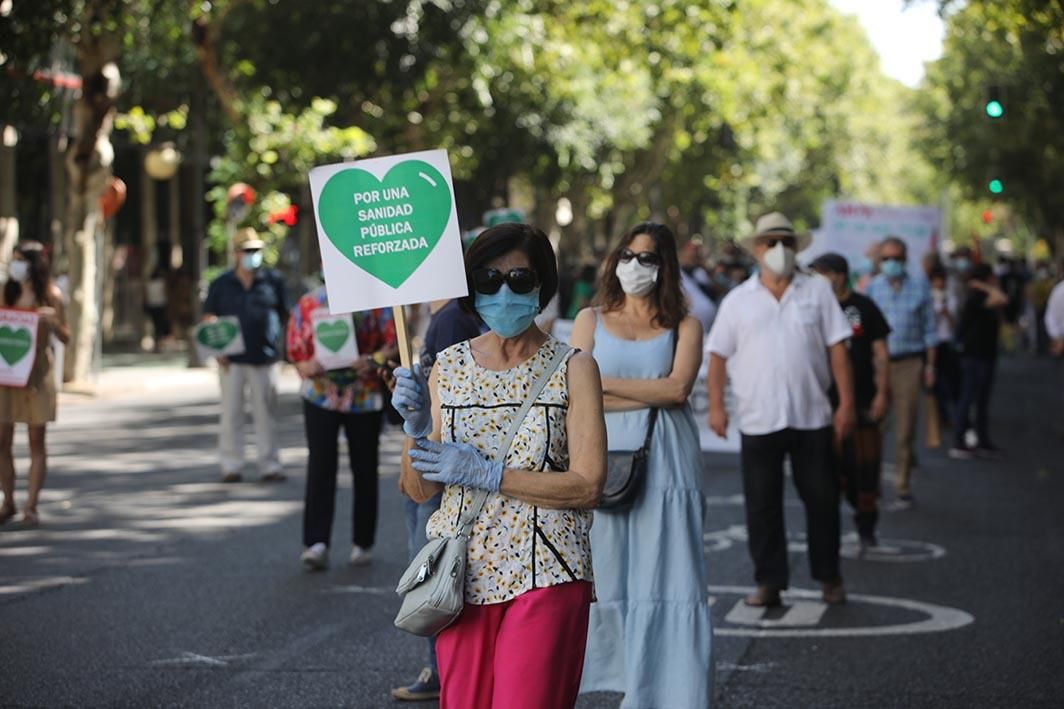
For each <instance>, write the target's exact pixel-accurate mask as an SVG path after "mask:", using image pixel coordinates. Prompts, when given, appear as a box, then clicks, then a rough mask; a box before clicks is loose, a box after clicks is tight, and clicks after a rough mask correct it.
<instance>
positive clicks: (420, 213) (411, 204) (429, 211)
mask: <svg viewBox="0 0 1064 709" xmlns="http://www.w3.org/2000/svg"><path fill="white" fill-rule="evenodd" d="M451 202H452V200H451V190H450V187H449V186H448V183H447V181H446V180H445V179H444V178H443V175H441V174H440V172H439V170H437V169H436V168H434V167H433V166H432V165H429V164H428V163H426V162H423V161H421V160H407V161H406V162H401V163H399V164H398V165H396V166H394V167H393V168H392V169H391V170H389V171H388V173H387V174H386V175H385V176H384V179H383V180H378V179H377V178H376V177H374V176H373V175H371V174H370V173H368V172H366V171H365V170H360V169H358V168H349V169H346V170H341V171H340V172H337V173H336V174H335V175H333V176H332V177H330V178H329V180H328V182H326V183H325V187H323V188H322V190H321V195H320V196H319V198H318V221H319V223H320V224H321V228H322V229H323V230H324V231H325V235H326V236H328V237H329V241H331V242H332V243H333V245H334V246H336V248H337V249H339V250H340V253H342V254H343V255H344V256H345V257H346V258H347V259H348V260H349V261H350V262H351V263H353V264H355V265H356V266H358V267H359V268H361V269H362V270H363V271H365V272H366V273H368V274H370V275H371V276H374V277H375V278H378V279H379V280H381V281H384V282H385V283H387V284H388V285H390V286H391V287H392V288H398V287H399V286H401V285H402V284H403V283H405V282H406V279H408V278H410V276H411V274H413V273H414V271H416V270H417V268H418V266H420V265H421V264H422V262H423V261H424V260H425V259H426V258H428V255H429V254H430V253H432V250H433V249H434V248H436V244H437V243H438V242H439V240H440V237H441V236H442V235H443V230H444V228H445V227H446V226H447V222H448V221H450V219H451Z"/></svg>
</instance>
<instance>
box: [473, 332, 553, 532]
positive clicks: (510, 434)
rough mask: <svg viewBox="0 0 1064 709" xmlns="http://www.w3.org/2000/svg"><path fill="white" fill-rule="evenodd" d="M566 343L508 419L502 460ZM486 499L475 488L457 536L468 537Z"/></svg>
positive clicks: (485, 496) (484, 494)
mask: <svg viewBox="0 0 1064 709" xmlns="http://www.w3.org/2000/svg"><path fill="white" fill-rule="evenodd" d="M572 349H573V348H572V347H569V346H568V345H566V344H563V343H560V342H559V343H558V350H557V351H556V352H555V353H554V356H553V357H551V359H550V361H549V362H548V363H547V366H546V367H544V368H543V371H542V372H540V375H539V376H538V377H536V380H535V381H534V382H532V386H531V388H530V389H529V390H528V394H527V395H526V396H525V400H524V402H523V403H522V404H521V408H520V409H518V410H517V414H516V415H515V416H514V417H513V420H511V421H510V428H509V430H508V431H507V432H506V436H505V437H504V438H503V439H502V444H501V445H500V446H499V459H500V460H501V461H503V462H505V461H506V454H507V453H509V452H510V444H511V443H513V440H514V438H515V437H516V436H517V431H518V430H519V429H520V428H521V424H522V423H524V421H525V417H526V416H527V415H528V412H529V411H530V410H531V409H532V406H533V405H534V404H535V403H536V400H537V399H538V398H539V395H540V394H541V393H542V392H543V389H544V388H546V386H547V382H548V381H550V378H551V377H552V376H554V373H555V372H556V371H558V367H560V366H561V364H562V362H564V361H565V358H566V356H567V355H568V354H569V352H570V351H571V350H572ZM487 499H488V491H487V490H477V491H476V492H475V493H474V494H473V504H472V505H471V506H470V507H469V511H468V512H467V513H466V514H463V515H462V518H461V528H460V529H459V536H462V537H468V536H469V534H470V532H472V531H473V523H474V522H476V519H477V517H478V516H480V511H481V510H482V509H483V508H484V502H485V501H487Z"/></svg>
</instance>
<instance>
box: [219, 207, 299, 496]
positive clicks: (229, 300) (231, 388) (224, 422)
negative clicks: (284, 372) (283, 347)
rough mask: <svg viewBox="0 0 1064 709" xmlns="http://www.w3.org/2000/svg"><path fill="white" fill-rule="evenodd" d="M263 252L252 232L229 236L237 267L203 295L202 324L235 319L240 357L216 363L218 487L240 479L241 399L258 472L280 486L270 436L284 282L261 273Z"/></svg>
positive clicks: (283, 316) (285, 314) (267, 272)
mask: <svg viewBox="0 0 1064 709" xmlns="http://www.w3.org/2000/svg"><path fill="white" fill-rule="evenodd" d="M265 246H266V244H265V243H263V241H262V239H261V238H260V237H259V235H258V233H257V232H256V231H255V230H254V229H250V228H248V229H241V230H239V231H237V232H236V234H234V235H233V255H234V257H235V258H236V266H235V267H234V268H233V269H232V270H230V271H226V272H225V273H223V274H222V275H220V276H218V278H216V279H215V280H214V281H213V282H212V283H211V286H210V289H209V290H208V291H207V300H206V301H204V303H203V319H204V320H206V321H210V320H215V319H217V318H219V317H223V316H235V317H237V318H238V319H239V320H240V332H241V334H242V335H243V337H244V352H243V354H239V355H232V356H229V357H219V358H218V365H219V366H218V372H219V377H220V382H221V387H222V417H221V431H220V434H219V448H220V451H219V452H220V457H221V467H222V482H227V483H233V482H239V481H240V480H241V479H242V474H241V469H242V468H243V467H244V396H245V390H248V391H250V394H251V397H250V398H251V413H252V418H253V419H254V421H255V445H256V446H257V447H258V453H259V455H258V463H259V472H260V473H261V474H262V479H263V480H264V481H267V482H277V481H281V480H284V477H285V476H284V473H283V472H282V468H281V458H280V454H279V452H278V449H277V439H276V436H275V434H274V429H275V423H274V421H275V418H276V408H277V360H278V358H279V357H280V344H279V343H280V337H281V333H282V332H283V327H284V323H285V320H287V319H288V308H287V302H286V300H285V292H284V280H283V279H282V278H281V276H280V275H279V274H278V273H277V272H276V271H274V270H272V269H269V268H263V266H262V257H263V248H264V247H265Z"/></svg>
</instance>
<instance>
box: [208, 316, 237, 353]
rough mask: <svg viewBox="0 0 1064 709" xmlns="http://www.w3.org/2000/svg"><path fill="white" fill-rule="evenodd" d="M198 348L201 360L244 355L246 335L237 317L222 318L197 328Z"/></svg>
mask: <svg viewBox="0 0 1064 709" xmlns="http://www.w3.org/2000/svg"><path fill="white" fill-rule="evenodd" d="M196 347H197V348H198V349H199V351H200V358H201V359H210V358H211V357H230V356H232V355H240V354H244V335H243V333H241V331H240V320H239V319H238V318H237V317H236V316H235V315H227V316H225V317H220V318H218V319H217V320H213V321H211V322H205V323H200V324H199V325H198V326H196Z"/></svg>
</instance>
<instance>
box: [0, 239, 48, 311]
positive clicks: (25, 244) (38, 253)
mask: <svg viewBox="0 0 1064 709" xmlns="http://www.w3.org/2000/svg"><path fill="white" fill-rule="evenodd" d="M15 253H16V254H18V255H19V256H21V257H22V258H24V259H25V260H26V262H27V263H28V264H29V265H30V277H29V283H30V287H31V288H32V289H33V295H34V297H35V298H36V299H37V305H45V304H47V303H50V302H51V300H52V297H51V295H50V293H49V289H50V287H51V285H52V270H51V266H50V265H49V263H48V253H47V252H46V251H45V250H44V244H42V243H41V242H39V241H20V242H19V243H18V245H17V246H16V247H15ZM21 295H22V284H21V283H19V282H18V281H16V280H12V279H10V278H9V279H8V280H7V283H5V284H4V305H6V306H7V307H9V308H10V307H11V306H13V305H14V304H15V303H17V302H18V299H19V296H21Z"/></svg>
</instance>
